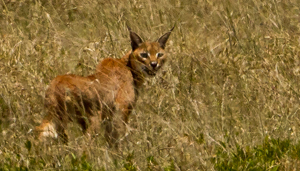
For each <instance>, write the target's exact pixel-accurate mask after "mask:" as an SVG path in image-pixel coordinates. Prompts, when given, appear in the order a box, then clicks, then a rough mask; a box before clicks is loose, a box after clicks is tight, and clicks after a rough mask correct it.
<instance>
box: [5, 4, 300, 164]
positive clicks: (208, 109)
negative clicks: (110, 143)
mask: <svg viewBox="0 0 300 171" xmlns="http://www.w3.org/2000/svg"><path fill="white" fill-rule="evenodd" d="M0 4H1V6H0V37H1V38H0V49H1V50H0V90H1V91H0V114H1V115H0V116H1V118H0V132H1V136H0V168H1V169H3V170H9V169H29V170H42V169H62V170H72V169H73V170H76V169H77V170H147V169H148V170H219V169H218V167H216V163H218V162H220V161H222V158H219V157H220V156H218V154H219V153H218V150H220V149H221V150H223V152H222V154H226V155H227V154H228V156H231V154H232V153H234V152H235V151H236V149H239V148H243V149H245V150H244V151H245V153H246V152H247V149H252V148H255V147H257V146H259V145H261V144H263V143H264V142H265V141H266V139H269V138H270V139H271V138H275V139H276V138H280V139H283V140H284V139H289V140H290V141H291V143H294V144H296V143H298V137H299V133H300V130H299V123H300V122H299V114H300V113H299V111H298V110H299V104H300V103H299V93H300V92H299V76H300V65H299V64H300V60H299V42H300V41H299V40H300V39H299V33H300V32H299V31H300V30H299V29H300V28H299V27H300V25H299V19H300V16H299V14H300V10H299V6H300V4H299V2H298V1H296V0H290V1H276V0H272V1H271V0H268V1H259V0H250V1H249V0H240V1H233V0H225V1H221V0H211V1H205V0H199V1H196V0H189V1H184V0H166V1H157V0H152V1H149V0H140V1H136V0H129V1H117V0H109V1H107V0H98V1H96V0H87V1H79V0H52V1H46V0H21V1H15V0H2V1H0ZM126 24H128V25H130V26H131V27H132V29H133V30H134V31H135V32H137V33H138V34H139V35H141V37H143V38H144V39H146V40H156V39H157V38H158V37H159V36H160V35H161V34H162V33H164V32H166V31H168V30H169V29H170V28H172V26H173V25H174V24H176V27H175V29H174V31H173V33H172V35H171V37H170V39H169V42H168V45H167V51H168V52H169V63H168V65H166V67H165V68H164V69H163V71H162V72H161V73H160V74H159V75H158V76H157V77H156V78H154V79H148V82H147V84H145V87H144V89H143V91H142V93H141V95H140V97H139V99H138V101H137V105H136V106H135V110H134V112H133V114H132V115H131V116H130V121H129V125H128V126H129V127H130V130H131V131H130V132H129V135H128V136H127V137H126V139H125V140H124V141H123V142H124V144H123V145H122V146H121V147H120V150H119V151H114V150H112V149H109V148H107V146H106V144H105V141H104V138H103V134H102V133H101V132H99V135H98V136H96V137H95V138H94V139H93V141H87V139H86V137H85V136H83V135H82V133H81V132H80V129H79V128H78V127H77V126H76V125H71V127H72V128H71V129H70V130H69V132H68V134H69V136H70V137H71V138H70V143H69V144H68V145H67V146H66V145H63V144H59V143H58V144H57V143H55V142H52V141H51V142H49V143H45V144H39V143H35V142H36V141H35V139H34V136H33V135H32V131H31V130H32V129H33V128H34V127H35V126H36V125H38V124H39V123H40V122H41V120H42V117H43V116H44V111H43V99H44V92H45V89H46V88H47V85H48V84H49V82H50V81H51V79H53V78H54V77H55V76H56V75H59V74H65V73H74V74H78V75H88V74H91V73H93V72H94V69H95V66H96V64H97V63H98V62H99V61H101V60H102V59H103V58H106V57H114V58H120V57H121V56H122V55H124V54H125V53H126V52H127V51H128V50H130V40H129V33H128V31H127V28H126ZM229 158H230V157H229ZM278 159H279V160H276V162H275V163H273V165H274V166H280V167H279V169H281V170H293V169H297V168H299V161H298V159H297V158H294V157H291V156H290V155H288V153H287V154H285V155H283V156H281V157H280V158H279V157H278ZM224 160H225V159H224ZM229 164H230V163H229ZM229 164H228V165H229ZM257 167H258V168H259V167H261V168H265V169H266V170H267V169H271V168H272V167H273V166H272V163H271V164H270V167H269V165H268V166H266V163H264V162H261V163H258V164H257ZM243 169H245V168H241V167H238V166H237V170H243Z"/></svg>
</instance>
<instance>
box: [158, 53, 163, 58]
mask: <svg viewBox="0 0 300 171" xmlns="http://www.w3.org/2000/svg"><path fill="white" fill-rule="evenodd" d="M156 56H157V57H158V58H160V57H162V56H164V54H163V53H157V54H156Z"/></svg>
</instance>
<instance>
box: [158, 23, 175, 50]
mask: <svg viewBox="0 0 300 171" xmlns="http://www.w3.org/2000/svg"><path fill="white" fill-rule="evenodd" d="M174 27H175V26H174ZM174 27H173V28H172V29H171V30H170V31H169V32H167V33H165V34H164V35H162V36H161V37H160V38H159V39H157V42H158V43H159V45H160V47H161V48H163V49H165V47H166V43H167V40H168V39H169V36H170V34H171V32H172V31H173V29H174Z"/></svg>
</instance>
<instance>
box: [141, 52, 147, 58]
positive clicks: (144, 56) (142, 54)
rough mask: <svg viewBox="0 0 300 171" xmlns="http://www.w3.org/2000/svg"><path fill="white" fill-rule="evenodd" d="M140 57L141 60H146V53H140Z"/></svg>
mask: <svg viewBox="0 0 300 171" xmlns="http://www.w3.org/2000/svg"><path fill="white" fill-rule="evenodd" d="M140 56H141V57H142V58H148V56H149V55H148V53H140Z"/></svg>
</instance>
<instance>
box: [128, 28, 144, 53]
mask: <svg viewBox="0 0 300 171" xmlns="http://www.w3.org/2000/svg"><path fill="white" fill-rule="evenodd" d="M127 28H128V30H129V31H130V40H131V47H132V52H133V51H134V50H135V49H136V48H138V47H139V46H140V44H141V43H143V40H142V39H141V38H140V36H139V35H137V34H136V33H135V32H133V31H131V28H130V27H128V26H127Z"/></svg>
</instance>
